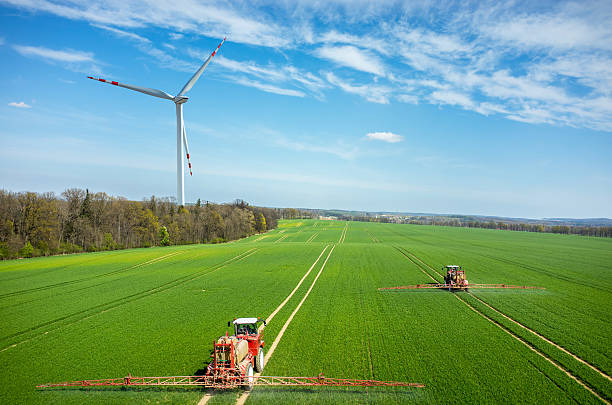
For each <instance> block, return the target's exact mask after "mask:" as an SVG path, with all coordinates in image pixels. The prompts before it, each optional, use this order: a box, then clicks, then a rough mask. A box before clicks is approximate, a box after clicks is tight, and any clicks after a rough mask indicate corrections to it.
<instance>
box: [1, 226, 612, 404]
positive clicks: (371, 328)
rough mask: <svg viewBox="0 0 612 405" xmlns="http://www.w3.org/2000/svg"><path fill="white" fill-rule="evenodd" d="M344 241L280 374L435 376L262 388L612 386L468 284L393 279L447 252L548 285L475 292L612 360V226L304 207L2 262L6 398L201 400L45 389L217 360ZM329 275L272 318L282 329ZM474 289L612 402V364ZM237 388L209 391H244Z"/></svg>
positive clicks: (327, 394)
mask: <svg viewBox="0 0 612 405" xmlns="http://www.w3.org/2000/svg"><path fill="white" fill-rule="evenodd" d="M328 243H329V244H337V246H336V248H335V250H334V252H333V254H332V256H330V259H329V262H328V263H327V265H326V267H325V269H324V271H323V272H322V273H321V276H320V278H319V279H318V281H317V284H316V285H315V287H314V288H313V290H312V292H311V294H310V295H309V296H308V298H307V299H306V301H305V302H304V305H303V306H302V307H301V309H300V310H299V312H298V313H297V315H296V316H295V318H294V319H293V321H292V323H291V325H290V327H289V328H288V329H287V331H286V332H285V334H284V335H283V337H282V339H281V340H280V343H279V345H278V347H277V349H276V351H275V353H274V355H273V356H272V357H271V359H270V362H269V364H268V365H267V366H266V369H265V373H264V374H267V375H288V376H292V375H298V376H300V375H301V376H309V375H318V374H319V373H320V372H324V373H325V374H326V375H327V376H329V377H345V378H374V379H380V380H399V381H414V382H423V383H425V384H427V387H426V388H424V389H414V388H411V389H397V388H391V389H372V388H368V389H365V388H362V389H360V388H342V389H340V388H326V389H316V388H312V389H311V388H289V387H280V388H271V387H258V388H256V389H254V390H253V393H252V394H251V396H250V397H249V399H248V401H249V403H270V402H277V403H296V402H309V403H346V402H349V403H350V402H353V403H363V402H381V403H404V402H410V401H418V402H428V403H429V402H454V403H457V402H461V403H471V402H472V403H473V402H481V403H482V402H542V403H566V402H574V401H575V402H578V403H591V402H597V401H596V399H595V397H594V396H593V395H591V394H590V393H589V392H588V391H587V390H585V389H584V388H582V387H581V386H579V385H578V384H577V383H576V382H574V381H573V380H572V379H570V378H569V377H567V376H566V375H565V374H564V373H563V372H562V371H560V370H558V369H557V368H555V367H554V366H552V365H551V364H550V363H549V362H548V361H547V360H546V359H544V358H543V357H541V356H538V355H537V354H536V353H534V352H533V351H532V350H529V349H528V348H527V347H526V346H525V345H524V344H522V343H520V342H519V341H517V340H516V339H515V338H513V337H512V336H511V335H509V334H508V333H506V332H504V330H502V329H500V328H499V327H497V326H495V325H494V324H493V323H492V322H490V321H488V320H487V319H485V318H483V317H482V316H480V315H479V314H478V313H475V312H474V311H472V310H471V309H470V308H469V307H467V306H466V305H465V304H463V303H461V302H460V301H459V300H458V299H456V297H454V296H453V294H451V293H448V292H446V291H436V290H434V291H406V290H400V291H386V292H383V291H378V290H377V288H379V287H387V286H394V285H406V284H417V283H426V282H430V281H431V280H430V279H429V278H428V277H427V276H426V275H425V274H424V273H423V271H421V269H420V268H421V267H422V268H424V269H425V270H426V271H427V272H428V273H429V274H431V275H432V276H434V277H437V278H439V276H437V275H436V273H435V272H434V271H433V270H431V269H430V268H429V267H427V266H431V267H432V268H433V269H435V270H437V271H441V270H440V269H441V267H442V266H443V265H445V264H459V265H462V266H464V268H465V269H466V271H467V277H468V280H469V281H470V282H472V283H507V284H520V285H539V286H543V287H546V290H542V291H526V290H525V291H522V290H502V291H495V290H489V291H478V290H473V291H472V293H473V294H474V296H475V297H478V298H480V299H482V300H483V301H484V302H486V303H488V304H489V305H491V306H493V307H495V308H496V309H498V310H499V311H500V312H502V313H504V314H506V315H508V316H509V317H511V318H512V319H514V320H516V321H517V322H519V323H521V324H523V325H525V326H526V327H528V328H530V329H532V330H534V331H537V332H538V333H540V334H542V335H543V336H546V337H547V338H549V339H551V340H552V341H554V342H555V343H557V344H559V345H561V346H563V347H564V348H566V349H567V350H569V351H570V352H572V353H573V354H575V355H577V356H579V357H580V358H582V359H584V360H585V361H588V362H589V363H591V364H593V365H595V366H597V367H598V368H600V369H601V370H603V371H604V372H606V373H607V374H608V375H609V374H610V373H611V372H612V364H611V360H610V359H611V358H612V353H611V352H610V348H611V347H612V329H611V326H610V322H609V319H610V315H612V313H611V311H610V309H609V306H608V305H609V303H610V302H612V271H611V270H612V266H611V263H612V240H608V239H597V238H585V237H575V236H567V235H550V234H530V233H519V232H509V231H495V230H486V229H462V228H446V227H433V226H411V225H395V224H377V223H360V222H350V223H348V224H347V222H344V221H318V220H304V219H300V220H291V221H281V222H280V224H279V227H278V228H277V229H275V230H273V231H270V232H266V233H264V234H260V235H253V236H251V237H249V238H245V239H243V240H240V241H235V242H232V243H227V244H219V245H189V246H172V247H167V248H153V249H134V250H125V251H115V252H104V253H93V254H81V255H70V256H63V257H49V258H37V259H27V260H18V261H7V262H0V350H2V351H0V361H1V362H2V365H3V366H2V369H1V370H0V377H2V379H3V381H4V382H5V383H4V384H3V386H2V388H0V397H1V398H2V399H3V402H7V403H18V402H28V403H32V402H60V403H83V402H89V403H91V402H94V403H96V402H100V403H107V402H122V403H125V402H147V401H151V402H163V403H170V402H177V403H197V402H198V401H199V399H200V398H201V397H202V395H203V393H204V392H203V391H202V390H199V389H188V388H187V389H185V388H180V389H162V388H160V389H155V388H153V389H151V388H148V389H128V390H115V389H97V390H79V389H70V390H55V391H53V390H51V391H37V390H35V389H34V385H36V384H38V383H44V382H52V381H62V380H72V379H82V378H98V377H121V376H124V375H126V374H128V373H131V374H133V375H180V374H184V375H188V374H193V373H196V372H198V371H200V372H201V371H202V370H203V369H204V368H205V366H206V364H207V363H208V361H209V357H208V356H209V352H210V349H211V345H212V341H213V339H215V338H217V337H218V336H219V335H220V334H222V333H225V330H226V327H225V325H226V323H227V321H228V320H229V319H231V318H233V317H235V316H262V317H266V316H268V315H269V314H270V313H272V311H273V310H274V309H275V308H277V307H278V305H279V304H280V303H281V302H282V301H283V300H284V299H285V297H287V295H288V294H289V293H290V292H291V290H292V289H293V288H294V287H295V286H296V284H297V282H298V281H299V280H300V278H301V277H302V276H303V275H304V274H305V272H306V271H307V270H308V268H309V267H310V266H311V264H312V263H313V262H314V261H315V259H316V258H317V256H318V255H319V254H320V253H321V251H322V250H323V248H324V247H325V245H326V244H328ZM396 247H399V248H401V249H403V251H405V252H408V253H409V254H411V255H413V256H414V257H417V258H418V259H419V260H421V261H422V262H423V263H424V264H422V265H421V266H417V265H415V264H414V263H413V262H412V261H410V260H408V259H407V258H406V256H404V255H402V254H401V253H400V252H399V251H398V249H396ZM318 268H320V263H319V267H318ZM318 268H317V269H318ZM315 273H316V271H313V272H312V273H311V274H310V275H309V276H308V277H307V279H306V280H304V283H303V284H302V286H301V287H300V288H299V289H298V290H297V291H296V293H295V295H294V296H293V297H292V298H291V300H289V301H288V302H287V304H286V306H285V307H284V308H283V309H282V310H281V311H280V312H278V313H277V315H276V316H275V318H274V320H273V321H272V322H271V323H269V325H268V326H267V327H266V329H265V339H266V342H267V344H268V345H270V344H271V343H272V341H273V340H274V338H275V337H276V336H277V334H278V332H279V330H280V328H281V326H282V325H283V324H284V322H285V320H286V319H287V318H288V316H289V314H290V313H291V312H292V311H293V310H294V309H295V307H296V305H297V303H298V302H299V301H300V300H301V299H302V297H303V296H304V294H305V292H306V290H307V289H308V287H309V286H310V284H311V283H312V281H313V279H314V277H315ZM474 296H471V295H468V294H464V293H459V297H461V298H462V299H465V300H466V301H467V302H468V303H469V304H470V305H473V307H474V308H475V309H477V310H478V311H481V312H482V313H483V314H485V315H486V316H489V317H490V318H491V319H493V320H495V321H497V322H499V323H500V324H501V325H503V326H504V328H506V329H507V330H509V331H510V332H512V333H514V334H516V335H517V336H519V337H521V338H522V339H524V340H525V341H526V342H528V343H529V344H531V345H532V346H533V347H535V348H536V349H538V350H540V351H541V352H542V353H543V354H544V355H546V356H547V357H549V358H550V359H552V360H553V361H555V362H557V363H558V364H560V365H561V366H562V367H564V368H566V369H567V370H569V371H570V372H571V373H573V374H574V375H576V376H577V377H578V378H580V379H581V380H583V381H585V382H586V383H587V384H588V385H590V386H591V387H593V389H595V390H596V391H597V392H598V393H599V394H600V395H602V396H604V397H605V398H607V399H608V400H610V396H611V395H612V394H611V391H612V390H611V388H610V383H609V381H608V380H606V379H605V378H603V377H601V376H600V375H599V374H597V373H595V372H593V371H592V370H591V369H589V368H588V367H586V366H584V365H581V363H579V362H577V361H576V360H575V359H573V358H572V357H571V356H568V355H567V354H564V353H562V352H561V351H560V350H559V349H557V348H554V347H553V346H551V345H549V344H548V343H545V342H543V341H542V340H541V339H539V338H538V337H536V336H534V335H533V334H531V333H530V332H527V331H525V330H524V329H523V328H521V327H519V326H517V325H516V324H513V323H512V322H510V321H508V320H507V319H505V318H503V317H502V316H500V315H498V314H496V313H495V312H494V311H492V310H490V309H489V308H487V307H486V305H484V304H482V303H481V302H479V301H478V300H477V299H476V298H475V297H474ZM13 345H14V346H13ZM268 347H269V346H268ZM237 394H238V392H237V391H233V392H229V393H225V394H221V395H218V396H215V397H214V398H213V400H212V401H211V402H210V403H233V402H234V401H235V398H236V396H237Z"/></svg>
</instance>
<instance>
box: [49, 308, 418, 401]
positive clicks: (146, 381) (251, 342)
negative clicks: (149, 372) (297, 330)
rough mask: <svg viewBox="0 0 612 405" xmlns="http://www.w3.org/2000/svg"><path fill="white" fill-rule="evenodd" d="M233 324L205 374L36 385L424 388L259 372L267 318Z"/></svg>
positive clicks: (217, 343) (216, 346)
mask: <svg viewBox="0 0 612 405" xmlns="http://www.w3.org/2000/svg"><path fill="white" fill-rule="evenodd" d="M227 324H228V327H230V326H231V325H232V324H233V326H234V334H233V335H231V336H230V335H229V334H228V333H227V332H226V334H225V335H224V336H221V337H220V338H219V339H217V340H216V341H214V342H213V350H212V354H211V358H212V361H211V362H210V364H209V365H208V367H207V368H206V373H205V374H204V375H191V376H167V377H134V376H132V375H128V376H127V377H122V378H105V379H97V380H79V381H67V382H61V383H49V384H41V385H37V388H53V387H103V386H116V387H129V386H138V387H141V386H200V387H204V388H215V389H231V388H238V387H243V388H245V389H251V388H252V387H253V386H255V385H267V386H283V385H284V386H331V387H333V386H336V387H338V386H341V387H418V388H423V387H425V385H424V384H420V383H408V382H398V381H376V380H356V379H348V378H328V377H325V376H324V375H323V374H319V375H318V376H316V377H278V376H262V375H256V374H255V373H254V370H255V371H257V372H258V373H261V371H263V368H264V351H263V348H264V346H265V342H264V340H263V329H264V327H265V325H266V321H264V320H262V319H261V318H235V319H234V320H233V321H230V322H228V323H227Z"/></svg>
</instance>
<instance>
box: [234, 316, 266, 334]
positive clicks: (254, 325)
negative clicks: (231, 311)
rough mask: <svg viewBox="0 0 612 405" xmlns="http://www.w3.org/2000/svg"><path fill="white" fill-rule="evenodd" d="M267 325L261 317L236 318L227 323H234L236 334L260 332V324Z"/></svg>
mask: <svg viewBox="0 0 612 405" xmlns="http://www.w3.org/2000/svg"><path fill="white" fill-rule="evenodd" d="M262 323H263V325H264V326H265V325H266V321H265V320H263V319H261V318H236V319H234V320H233V321H230V322H228V323H227V326H228V327H230V326H231V325H232V324H233V325H234V336H248V335H257V334H259V328H258V324H260V325H261V324H262Z"/></svg>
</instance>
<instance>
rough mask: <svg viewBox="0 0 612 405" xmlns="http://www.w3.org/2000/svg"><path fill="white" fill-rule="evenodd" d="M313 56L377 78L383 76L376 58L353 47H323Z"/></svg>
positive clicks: (382, 68) (378, 60)
mask: <svg viewBox="0 0 612 405" xmlns="http://www.w3.org/2000/svg"><path fill="white" fill-rule="evenodd" d="M315 55H317V56H318V57H320V58H323V59H328V60H330V61H332V62H335V63H336V64H338V65H341V66H346V67H350V68H352V69H356V70H360V71H362V72H366V73H372V74H375V75H377V76H384V75H385V68H384V66H383V63H382V62H381V61H380V59H379V58H378V57H377V56H375V55H373V54H371V53H370V52H367V51H364V50H361V49H359V48H356V47H354V46H350V45H345V46H323V47H321V48H319V49H317V50H316V52H315Z"/></svg>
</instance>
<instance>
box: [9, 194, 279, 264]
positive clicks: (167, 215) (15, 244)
mask: <svg viewBox="0 0 612 405" xmlns="http://www.w3.org/2000/svg"><path fill="white" fill-rule="evenodd" d="M282 215H283V210H279V209H274V208H263V207H255V206H251V205H249V204H248V203H247V202H245V201H243V200H236V201H234V202H233V203H231V204H214V203H210V202H204V203H202V202H201V200H199V199H198V202H197V203H196V204H195V205H188V206H178V205H177V204H176V203H175V202H174V199H172V198H167V197H166V198H158V197H155V196H152V197H150V198H148V199H144V200H143V201H129V200H127V199H125V198H123V197H111V196H109V195H108V194H106V193H103V192H98V193H90V192H89V190H82V189H76V188H71V189H67V190H65V191H64V192H63V193H62V194H61V196H56V195H55V194H54V193H32V192H22V193H14V192H10V191H6V190H0V258H2V259H9V258H17V257H33V256H47V255H54V254H62V253H76V252H95V251H100V250H114V249H127V248H136V247H150V246H164V245H181V244H190V243H219V242H225V241H230V240H236V239H239V238H244V237H246V236H250V235H253V234H255V233H261V232H266V231H268V230H270V229H274V228H276V227H277V223H278V219H279V218H280V217H281V216H282Z"/></svg>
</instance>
